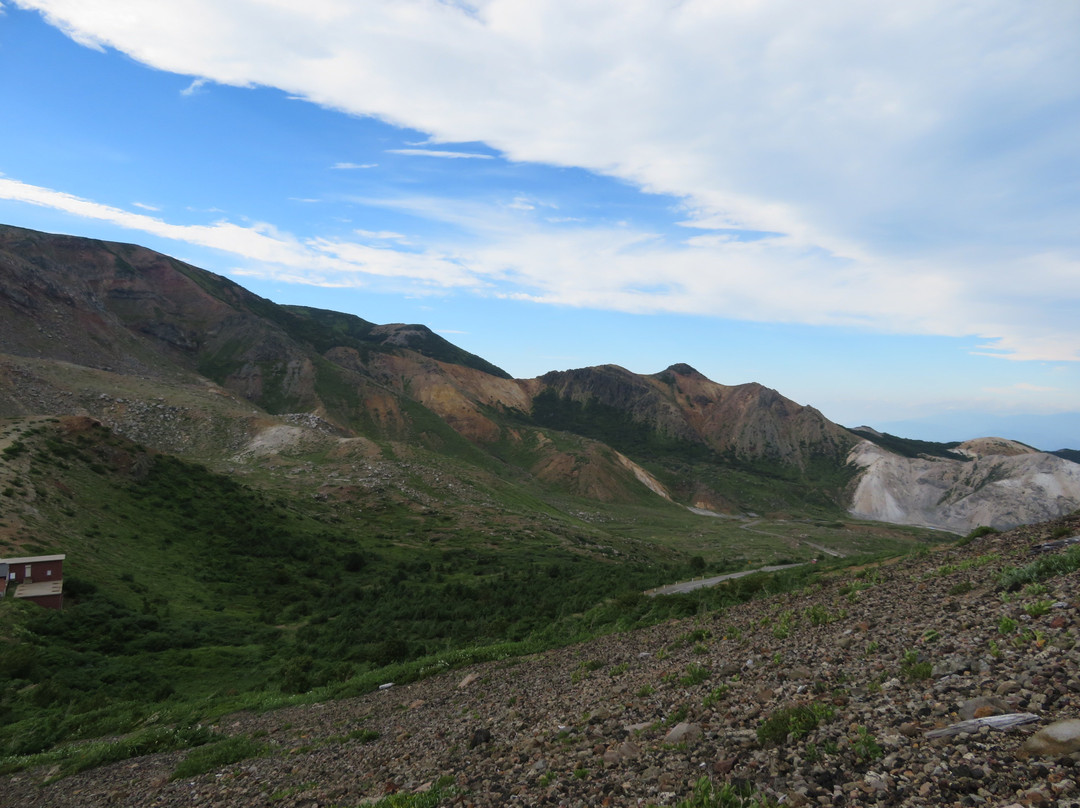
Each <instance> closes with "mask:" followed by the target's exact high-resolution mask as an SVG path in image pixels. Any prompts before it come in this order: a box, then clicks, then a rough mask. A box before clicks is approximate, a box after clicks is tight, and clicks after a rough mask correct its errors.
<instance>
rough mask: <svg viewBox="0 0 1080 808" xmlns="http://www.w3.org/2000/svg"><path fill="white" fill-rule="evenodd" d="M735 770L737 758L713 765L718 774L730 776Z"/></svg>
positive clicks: (724, 759)
mask: <svg viewBox="0 0 1080 808" xmlns="http://www.w3.org/2000/svg"><path fill="white" fill-rule="evenodd" d="M734 768H735V758H723V759H721V760H718V761H716V762H715V763H714V764H713V771H714V772H716V773H717V774H728V773H730V772H731V770H732V769H734Z"/></svg>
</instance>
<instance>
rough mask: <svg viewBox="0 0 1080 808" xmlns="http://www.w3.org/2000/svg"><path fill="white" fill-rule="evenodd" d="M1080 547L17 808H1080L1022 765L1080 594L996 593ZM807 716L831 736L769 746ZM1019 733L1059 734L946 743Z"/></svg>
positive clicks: (0, 800) (299, 723) (904, 573)
mask: <svg viewBox="0 0 1080 808" xmlns="http://www.w3.org/2000/svg"><path fill="white" fill-rule="evenodd" d="M1063 532H1064V533H1065V534H1066V535H1069V536H1072V535H1077V534H1080V515H1077V516H1074V517H1071V518H1069V519H1065V520H1059V521H1057V522H1052V523H1046V524H1043V525H1037V526H1029V527H1024V528H1018V529H1016V530H1014V531H1010V532H1009V533H1005V534H1000V535H990V536H986V537H983V538H981V539H978V540H976V541H975V542H972V543H971V544H969V545H968V546H967V547H964V548H957V549H952V550H949V551H945V552H932V553H927V554H925V555H923V556H920V557H913V558H909V559H905V560H903V561H901V562H899V563H897V564H894V565H890V566H886V567H881V568H874V569H868V570H865V571H863V573H862V575H863V576H864V577H861V578H860V577H856V575H857V573H854V572H847V573H844V575H843V577H838V578H836V579H834V580H833V581H831V582H827V583H825V584H824V585H822V586H815V587H814V588H812V589H809V590H806V591H803V592H798V593H793V594H785V595H779V596H775V597H773V598H770V599H767V600H760V601H755V602H752V603H748V604H744V605H743V606H739V607H736V608H732V609H729V610H727V611H725V612H723V613H722V614H718V615H709V616H706V617H702V618H693V619H688V620H683V621H678V622H671V623H668V624H665V625H662V626H657V627H654V628H651V629H646V630H641V631H637V632H633V633H630V634H620V635H613V636H609V637H604V638H601V639H598V640H596V641H593V642H590V643H587V644H584V645H579V646H573V647H569V648H564V649H560V650H556V651H552V652H548V653H544V654H539V655H536V656H533V657H527V658H521V659H510V660H505V661H502V662H495V663H489V664H485V665H480V666H476V667H473V668H468V669H461V670H455V671H450V672H448V673H446V674H443V675H441V676H437V677H434V678H431V679H427V680H425V681H422V682H417V683H414V684H410V685H407V686H397V687H392V688H389V689H386V690H382V691H379V692H375V693H371V694H368V695H366V696H363V697H360V698H355V699H348V700H343V701H336V702H327V703H323V704H315V705H309V706H304V707H294V708H288V709H283V710H278V711H274V712H270V713H266V714H262V715H251V714H239V715H233V716H229V717H228V718H226V719H224V720H222V721H221V722H220V723H219V724H218V726H217V727H216V729H217V730H218V731H220V732H222V733H225V734H228V735H246V736H250V737H254V738H255V739H257V740H259V741H260V742H261V743H264V744H266V746H267V749H268V752H267V754H266V755H264V756H262V757H257V758H253V759H249V760H246V761H243V762H241V763H237V764H233V765H230V766H226V767H224V768H222V769H220V770H219V771H215V772H211V773H208V774H205V775H200V776H198V777H195V778H190V779H180V780H174V781H173V780H170V775H171V773H172V771H173V769H174V768H175V766H176V764H177V763H178V762H179V761H180V760H181V759H182V758H183V756H184V754H185V753H183V752H178V753H170V754H162V755H151V756H147V757H144V758H138V759H134V760H129V761H125V762H123V763H118V764H114V765H110V766H105V767H102V768H99V769H96V770H92V771H88V772H84V773H82V774H79V775H75V776H71V777H67V778H64V779H62V780H59V781H57V782H55V783H52V784H48V785H43V782H44V781H45V780H46V779H47V778H48V777H49V775H50V774H51V773H54V772H49V771H47V770H36V771H28V772H21V773H19V774H16V775H12V776H9V777H6V778H3V779H0V805H5V806H8V805H10V806H49V808H64V807H65V806H140V808H141V807H143V806H192V805H214V806H237V807H238V808H239V806H245V807H246V806H275V808H298V807H299V806H304V807H305V808H314V806H323V807H326V806H339V807H341V808H351V806H358V805H363V804H368V803H370V802H374V801H376V800H377V799H379V798H381V797H382V796H384V795H385V794H388V793H394V792H409V791H417V790H421V789H425V788H427V787H430V784H431V783H432V782H433V781H435V780H437V779H439V778H443V777H445V778H449V779H450V780H452V781H453V783H454V784H455V785H454V788H453V793H452V794H451V795H450V796H448V797H446V798H445V799H444V800H443V804H447V805H450V804H457V805H463V806H469V805H473V806H506V805H521V806H603V805H612V806H623V805H625V806H635V805H673V804H675V803H677V802H678V801H679V800H681V799H685V798H686V797H687V796H689V795H690V794H691V793H692V792H693V788H694V784H695V783H696V782H697V781H698V780H699V779H700V778H702V777H707V778H710V779H712V780H713V781H714V782H717V783H720V782H733V783H740V784H748V785H751V786H753V787H754V788H756V789H757V790H758V791H760V792H763V793H764V794H766V795H768V796H769V797H771V798H772V799H774V800H777V801H780V802H782V803H784V804H789V805H795V806H805V805H847V806H902V805H908V806H915V805H927V806H930V805H933V806H953V805H955V806H968V805H987V806H1006V805H1025V806H1026V805H1033V806H1080V787H1078V785H1077V781H1080V751H1070V750H1071V747H1068V746H1066V747H1063V748H1062V749H1058V750H1056V751H1055V752H1054V753H1052V754H1049V755H1039V754H1034V755H1027V754H1025V753H1024V752H1022V751H1021V749H1020V747H1021V745H1022V744H1023V743H1024V741H1025V739H1027V738H1028V737H1029V736H1030V735H1032V733H1033V732H1035V731H1036V730H1038V729H1040V728H1041V727H1045V726H1046V725H1048V724H1050V723H1052V722H1056V721H1059V720H1062V719H1070V718H1080V645H1077V644H1076V640H1077V636H1078V632H1080V591H1078V589H1080V574H1077V573H1072V574H1069V575H1065V576H1059V577H1056V578H1052V579H1049V580H1047V581H1044V582H1043V586H1044V587H1045V591H1043V592H1028V593H1026V594H1025V593H1024V592H1022V591H1021V592H1017V593H1013V594H1011V595H1006V596H1005V597H1003V596H1002V593H1001V592H1000V591H999V590H998V589H997V588H996V585H995V582H994V579H995V576H996V574H997V573H998V572H999V571H1000V570H1001V569H1003V568H1005V567H1009V566H1016V565H1021V564H1024V563H1027V562H1028V561H1029V560H1030V559H1031V556H1030V552H1031V548H1032V546H1033V545H1035V544H1038V543H1040V542H1045V541H1047V540H1049V539H1050V538H1052V537H1053V536H1054V535H1055V534H1056V533H1058V534H1060V533H1063ZM1056 552H1061V551H1060V550H1058V551H1056ZM1003 630H1004V633H1003ZM793 708H802V711H803V714H805V713H807V712H809V711H811V710H815V711H816V714H817V718H818V724H817V726H816V727H812V728H809V729H808V731H807V732H806V734H804V735H803V736H802V737H798V738H796V737H794V736H793V735H792V736H787V737H785V735H784V732H783V730H780V731H779V732H778V733H777V737H774V738H771V739H770V738H769V737H765V738H764V739H763V738H762V737H760V735H759V729H760V728H761V727H762V726H763V725H765V726H766V727H769V726H772V724H765V722H766V721H767V720H769V719H772V721H773V723H775V722H776V721H777V720H778V716H779V715H783V714H784V713H783V711H785V710H788V711H790V710H791V709H793ZM1014 712H1029V713H1033V714H1035V715H1036V716H1038V720H1037V721H1035V722H1033V723H1030V724H1027V725H1025V726H1020V727H1013V728H1011V729H1006V730H995V729H991V728H989V727H985V726H984V727H982V728H981V729H977V730H975V731H973V732H969V733H960V734H955V735H951V736H945V737H928V736H927V733H928V732H932V731H933V730H935V729H940V728H944V727H949V726H951V725H953V724H955V723H957V722H959V721H961V720H963V719H968V718H972V717H984V716H988V715H994V714H1001V713H1014ZM360 730H370V731H372V732H373V733H378V737H377V739H375V740H373V741H366V742H365V741H364V739H363V737H357V736H356V732H357V731H360ZM350 733H353V737H352V738H350V737H349V736H350ZM1075 748H1076V749H1080V739H1078V740H1077V743H1076V747H1075Z"/></svg>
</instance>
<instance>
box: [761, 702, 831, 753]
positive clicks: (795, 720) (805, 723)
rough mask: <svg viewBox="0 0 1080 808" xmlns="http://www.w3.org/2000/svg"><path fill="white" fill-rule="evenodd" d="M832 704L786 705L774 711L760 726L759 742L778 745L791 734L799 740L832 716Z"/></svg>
mask: <svg viewBox="0 0 1080 808" xmlns="http://www.w3.org/2000/svg"><path fill="white" fill-rule="evenodd" d="M833 713H834V710H833V708H832V706H830V705H828V704H825V703H823V702H820V701H816V702H813V703H812V704H800V705H798V706H795V707H784V708H782V709H780V710H777V711H776V712H774V713H773V714H772V715H771V716H769V717H768V718H767V719H765V721H764V722H762V724H761V726H760V727H758V731H757V737H758V742H759V743H761V744H762V745H763V746H778V745H779V744H782V743H784V741H786V740H787V738H788V736H791V738H792V739H793V740H798V739H799V738H802V737H803V736H804V735H806V734H807V733H809V732H810V731H811V730H813V729H814V728H815V727H817V725H818V724H819V723H820V722H821V721H824V720H828V719H830V718H832V716H833Z"/></svg>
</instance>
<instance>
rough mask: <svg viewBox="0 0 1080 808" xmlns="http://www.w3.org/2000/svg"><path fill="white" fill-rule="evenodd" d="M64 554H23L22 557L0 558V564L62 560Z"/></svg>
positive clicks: (64, 556)
mask: <svg viewBox="0 0 1080 808" xmlns="http://www.w3.org/2000/svg"><path fill="white" fill-rule="evenodd" d="M65 558H67V556H66V555H62V554H61V555H47V556H23V557H22V558H0V564H34V563H37V562H38V561H63V560H64V559H65Z"/></svg>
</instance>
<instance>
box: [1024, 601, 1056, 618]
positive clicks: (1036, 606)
mask: <svg viewBox="0 0 1080 808" xmlns="http://www.w3.org/2000/svg"><path fill="white" fill-rule="evenodd" d="M1053 605H1054V603H1053V601H1050V600H1036V601H1034V602H1032V603H1026V604H1024V611H1025V612H1027V613H1028V614H1029V615H1031V616H1032V617H1042V616H1043V615H1044V614H1046V613H1047V612H1049V611H1050V607H1051V606H1053Z"/></svg>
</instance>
